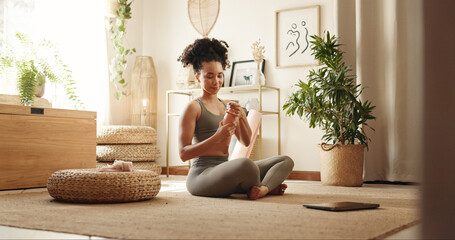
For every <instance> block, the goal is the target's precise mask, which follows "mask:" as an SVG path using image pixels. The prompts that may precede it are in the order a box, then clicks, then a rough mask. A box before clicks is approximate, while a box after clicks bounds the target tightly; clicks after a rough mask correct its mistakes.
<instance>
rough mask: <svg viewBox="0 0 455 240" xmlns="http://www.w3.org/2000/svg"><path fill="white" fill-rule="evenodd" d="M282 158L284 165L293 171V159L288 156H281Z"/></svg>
mask: <svg viewBox="0 0 455 240" xmlns="http://www.w3.org/2000/svg"><path fill="white" fill-rule="evenodd" d="M280 157H282V158H283V162H284V164H285V165H286V166H287V167H288V168H289V169H290V170H292V169H293V168H294V160H292V158H290V157H289V156H286V155H281V156H280Z"/></svg>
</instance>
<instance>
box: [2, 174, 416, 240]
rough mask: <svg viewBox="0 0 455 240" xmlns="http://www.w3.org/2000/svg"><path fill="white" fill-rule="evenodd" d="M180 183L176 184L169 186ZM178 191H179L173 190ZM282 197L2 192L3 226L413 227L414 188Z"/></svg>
mask: <svg viewBox="0 0 455 240" xmlns="http://www.w3.org/2000/svg"><path fill="white" fill-rule="evenodd" d="M172 184H177V185H176V186H177V187H175V186H174V187H172V186H171V185H172ZM178 186H180V187H178ZM288 186H289V187H288V190H287V192H286V194H285V195H284V196H268V197H265V198H262V199H259V200H256V201H250V200H247V199H246V196H245V195H233V196H232V197H231V198H204V197H195V196H191V195H190V194H189V193H188V192H187V191H185V188H184V182H180V183H169V182H166V180H165V178H164V179H163V187H162V191H161V192H160V193H158V195H157V196H156V197H155V198H154V199H152V200H148V201H143V202H132V203H117V204H72V203H62V202H57V201H55V200H53V199H52V198H51V197H50V196H49V195H48V194H47V192H46V191H44V192H37V193H33V192H32V193H17V194H2V195H0V225H6V226H14V227H22V228H31V229H41V230H50V231H56V232H65V233H74V234H81V235H90V236H100V237H108V238H116V239H204V238H205V239H234V238H241V239H320V238H323V239H378V238H379V239H380V238H384V237H387V236H389V235H391V234H393V233H395V232H397V231H399V230H402V229H405V228H407V227H410V226H412V225H414V224H416V223H417V222H418V219H419V212H418V196H419V190H418V189H417V188H410V189H397V188H394V187H391V188H389V187H385V188H384V187H378V186H377V185H368V184H367V185H364V186H363V187H361V188H347V187H328V186H321V184H320V183H319V182H311V183H308V182H293V181H292V182H288ZM334 201H358V202H371V203H379V204H380V205H381V206H380V208H378V209H373V210H361V211H350V212H327V211H320V210H312V209H307V208H304V207H302V204H305V203H320V202H334Z"/></svg>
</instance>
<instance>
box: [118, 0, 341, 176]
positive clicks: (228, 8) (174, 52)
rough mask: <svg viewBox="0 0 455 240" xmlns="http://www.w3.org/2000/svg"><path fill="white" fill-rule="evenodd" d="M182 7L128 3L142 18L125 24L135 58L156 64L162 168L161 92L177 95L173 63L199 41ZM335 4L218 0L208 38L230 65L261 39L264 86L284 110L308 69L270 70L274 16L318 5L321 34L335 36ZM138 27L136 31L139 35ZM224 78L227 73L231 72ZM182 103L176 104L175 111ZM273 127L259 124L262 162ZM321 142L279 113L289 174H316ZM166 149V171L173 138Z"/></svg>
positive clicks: (171, 1)
mask: <svg viewBox="0 0 455 240" xmlns="http://www.w3.org/2000/svg"><path fill="white" fill-rule="evenodd" d="M187 4H188V3H187V1H186V0H166V1H160V0H136V1H135V2H134V3H133V19H134V18H136V17H139V16H142V21H137V20H134V21H130V22H129V23H128V29H127V31H128V39H129V41H130V42H136V43H139V42H142V46H141V47H139V48H138V47H137V49H140V50H141V51H140V52H139V53H138V54H142V55H146V56H152V57H153V59H154V62H155V67H156V71H157V75H158V127H157V131H158V145H159V147H160V149H161V152H162V157H161V160H160V161H161V164H162V165H163V166H164V165H165V162H166V155H165V153H166V108H165V104H166V98H165V97H166V91H167V90H172V89H176V79H177V76H178V73H179V70H180V69H181V64H180V63H179V62H177V58H178V57H179V56H180V54H181V53H182V51H183V49H184V48H185V47H186V46H187V45H188V44H190V43H192V42H193V41H194V40H195V39H196V38H199V37H200V35H199V34H198V33H197V32H196V30H194V29H193V27H192V25H191V23H190V21H189V19H188V13H187ZM336 4H337V1H332V0H306V1H301V0H288V1H279V0H248V1H245V0H229V1H227V0H222V1H221V8H220V14H219V17H218V21H217V23H216V24H215V27H214V28H213V30H212V32H211V33H210V34H209V37H213V38H217V39H222V40H225V41H226V42H227V43H228V44H229V46H230V49H229V51H230V52H229V58H230V61H231V62H232V61H239V60H248V59H252V56H251V44H252V43H253V42H254V41H257V40H258V39H259V38H260V39H261V42H262V43H263V45H265V48H266V53H265V56H266V65H265V76H266V79H267V80H266V81H267V85H269V86H274V87H278V88H280V89H281V105H283V103H284V102H285V99H286V97H287V95H288V94H289V93H290V92H291V87H292V86H293V85H294V84H295V83H297V82H298V80H299V79H302V80H303V79H305V78H306V75H307V73H308V70H309V69H311V68H308V67H306V68H303V67H299V68H285V69H276V68H275V67H274V66H275V56H274V53H275V11H276V10H281V9H287V8H296V7H304V6H312V5H320V6H321V13H320V14H321V29H320V30H321V33H322V32H323V31H324V30H329V31H331V32H333V33H335V31H336V29H335V28H336V20H335V18H336V14H335V8H336ZM141 11H142V12H141ZM137 25H141V26H142V29H140V28H138V27H137ZM139 38H140V39H139ZM132 64H133V63H132V62H131V65H132ZM131 65H130V66H131ZM227 72H229V73H230V69H228V70H227ZM242 101H243V102H244V101H245V100H242ZM183 103H184V102H183ZM183 103H182V102H180V105H181V106H182V105H183ZM265 104H269V103H268V102H266V103H265ZM270 104H271V103H270ZM181 106H180V108H181ZM174 107H176V106H174ZM177 107H179V106H177ZM273 107H275V106H273ZM275 109H276V107H275ZM280 109H281V107H280ZM172 122H173V123H174V125H173V127H172V131H171V135H172V134H175V133H176V132H177V128H178V126H177V125H176V123H177V121H176V120H174V121H172ZM276 123H277V122H276V120H275V119H273V117H266V118H265V119H264V130H265V131H264V138H265V139H264V147H263V149H264V151H263V157H269V156H273V155H275V154H276V150H275V149H276V141H275V140H274V139H275V137H274V136H273V135H274V134H276V128H274V127H273V126H274V125H276ZM266 126H268V127H266ZM321 136H322V132H321V131H320V130H318V129H310V128H308V124H307V123H306V122H304V121H302V120H300V119H299V118H298V117H287V116H285V115H284V112H283V111H281V153H282V154H286V155H289V156H290V157H292V158H293V159H294V161H295V167H294V170H297V171H298V170H300V171H319V153H318V149H317V144H318V143H320V139H321ZM170 146H171V148H170V150H171V157H170V161H171V165H181V164H182V163H181V161H180V159H179V158H178V155H177V148H176V146H177V142H176V138H175V136H174V140H173V141H172V142H171V144H170Z"/></svg>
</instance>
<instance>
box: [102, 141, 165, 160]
mask: <svg viewBox="0 0 455 240" xmlns="http://www.w3.org/2000/svg"><path fill="white" fill-rule="evenodd" d="M160 156H161V153H160V149H159V148H158V147H157V146H156V145H152V144H127V145H97V146H96V160H98V161H100V162H113V161H114V160H123V161H131V162H152V161H156V160H157V159H158V158H159V157H160Z"/></svg>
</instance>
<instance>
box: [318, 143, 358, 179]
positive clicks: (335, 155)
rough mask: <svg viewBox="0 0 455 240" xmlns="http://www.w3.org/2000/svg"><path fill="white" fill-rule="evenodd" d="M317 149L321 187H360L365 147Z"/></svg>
mask: <svg viewBox="0 0 455 240" xmlns="http://www.w3.org/2000/svg"><path fill="white" fill-rule="evenodd" d="M319 149H320V151H319V157H320V160H321V182H322V184H323V185H329V186H345V187H360V186H362V184H363V157H364V152H365V145H363V144H349V145H335V146H334V145H319Z"/></svg>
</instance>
